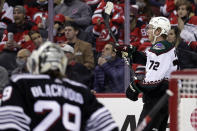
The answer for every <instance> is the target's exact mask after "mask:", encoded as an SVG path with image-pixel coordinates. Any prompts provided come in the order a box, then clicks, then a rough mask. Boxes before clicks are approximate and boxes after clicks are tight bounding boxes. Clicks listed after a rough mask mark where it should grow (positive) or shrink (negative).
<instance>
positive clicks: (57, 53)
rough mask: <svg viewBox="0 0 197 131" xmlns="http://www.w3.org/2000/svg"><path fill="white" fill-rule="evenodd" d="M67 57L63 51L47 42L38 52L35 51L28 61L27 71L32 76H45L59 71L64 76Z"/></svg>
mask: <svg viewBox="0 0 197 131" xmlns="http://www.w3.org/2000/svg"><path fill="white" fill-rule="evenodd" d="M66 66H67V57H66V56H65V54H64V52H63V50H62V49H61V48H60V47H59V46H57V45H55V44H54V43H51V42H45V43H44V44H43V45H42V46H41V47H40V48H39V49H38V50H35V51H33V53H32V54H31V56H30V57H29V58H28V60H27V69H28V70H29V72H30V73H32V74H44V73H47V72H48V71H59V73H60V75H62V76H63V75H64V74H65V71H66Z"/></svg>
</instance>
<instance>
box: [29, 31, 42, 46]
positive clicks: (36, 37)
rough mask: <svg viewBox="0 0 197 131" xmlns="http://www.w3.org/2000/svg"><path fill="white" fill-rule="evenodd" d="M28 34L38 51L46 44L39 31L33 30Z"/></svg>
mask: <svg viewBox="0 0 197 131" xmlns="http://www.w3.org/2000/svg"><path fill="white" fill-rule="evenodd" d="M28 34H29V36H30V38H31V40H32V42H33V43H34V46H35V48H36V49H38V48H39V47H40V46H41V45H42V44H43V43H44V40H43V38H42V36H41V34H40V32H39V31H36V30H31V31H30V32H29V33H28Z"/></svg>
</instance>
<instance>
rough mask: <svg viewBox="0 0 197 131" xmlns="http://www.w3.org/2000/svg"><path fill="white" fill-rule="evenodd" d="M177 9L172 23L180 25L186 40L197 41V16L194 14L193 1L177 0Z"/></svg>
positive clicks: (182, 35) (183, 37)
mask: <svg viewBox="0 0 197 131" xmlns="http://www.w3.org/2000/svg"><path fill="white" fill-rule="evenodd" d="M176 11H177V15H176V16H174V17H172V19H171V24H172V25H173V26H178V28H179V30H180V31H181V33H180V36H181V38H182V39H183V40H184V41H186V42H191V41H197V38H196V36H197V27H196V25H197V22H196V21H197V16H194V13H193V10H192V5H191V3H190V2H189V1H186V0H181V1H177V3H176Z"/></svg>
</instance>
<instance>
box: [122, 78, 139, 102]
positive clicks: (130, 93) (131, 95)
mask: <svg viewBox="0 0 197 131" xmlns="http://www.w3.org/2000/svg"><path fill="white" fill-rule="evenodd" d="M140 92H141V91H140V90H139V89H138V88H137V86H136V85H135V83H134V82H132V83H130V84H129V87H128V88H127V90H126V96H127V98H128V99H130V100H132V101H137V100H138V95H139V93H140Z"/></svg>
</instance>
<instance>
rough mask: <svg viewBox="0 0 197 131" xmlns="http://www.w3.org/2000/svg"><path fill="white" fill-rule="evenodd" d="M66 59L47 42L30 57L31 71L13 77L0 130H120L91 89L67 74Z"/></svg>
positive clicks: (0, 111)
mask: <svg viewBox="0 0 197 131" xmlns="http://www.w3.org/2000/svg"><path fill="white" fill-rule="evenodd" d="M66 66H67V58H66V56H65V55H64V52H63V51H62V50H61V49H60V47H59V46H57V45H55V44H53V43H51V42H46V43H45V44H43V45H42V46H41V47H40V48H39V49H38V50H36V51H34V52H33V53H32V55H31V56H30V57H29V58H28V61H27V67H28V70H29V71H30V72H31V73H32V74H23V75H16V76H12V78H11V83H10V85H8V86H7V87H5V88H4V91H3V97H2V106H0V130H18V131H27V130H31V131H46V130H50V131H118V127H117V125H116V123H115V121H114V120H113V119H112V117H111V114H110V112H109V111H108V110H107V109H106V108H105V107H104V106H103V105H102V104H101V103H99V102H98V101H97V99H96V97H95V96H94V95H93V94H92V93H90V91H89V89H88V88H87V87H86V86H85V85H83V84H80V83H78V82H75V81H72V80H69V79H67V78H65V77H64V73H65V69H66Z"/></svg>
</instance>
